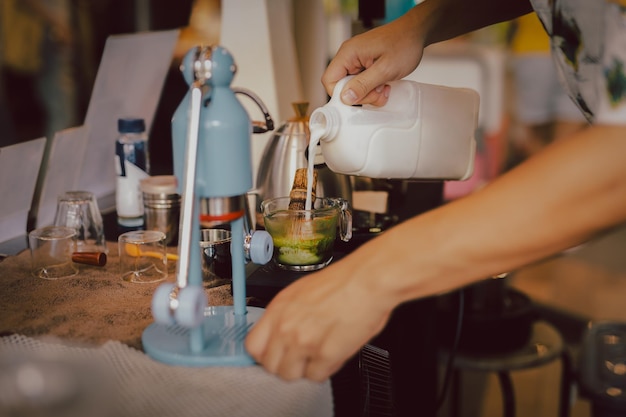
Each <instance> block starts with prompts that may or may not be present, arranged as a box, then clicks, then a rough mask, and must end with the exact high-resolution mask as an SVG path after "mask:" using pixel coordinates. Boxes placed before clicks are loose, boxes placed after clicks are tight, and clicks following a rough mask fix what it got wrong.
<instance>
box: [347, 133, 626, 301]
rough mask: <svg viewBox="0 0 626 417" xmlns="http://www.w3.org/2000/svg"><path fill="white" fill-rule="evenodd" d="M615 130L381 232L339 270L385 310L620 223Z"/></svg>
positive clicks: (622, 196) (575, 141)
mask: <svg viewBox="0 0 626 417" xmlns="http://www.w3.org/2000/svg"><path fill="white" fill-rule="evenodd" d="M625 130H626V129H625V128H623V127H622V128H619V127H612V128H608V127H593V128H589V129H586V130H585V131H583V132H581V133H580V134H578V135H577V136H575V137H571V138H568V139H567V140H565V141H562V142H558V143H555V144H554V145H553V146H551V147H550V148H548V149H546V150H545V152H543V153H542V154H540V155H538V156H537V157H535V158H533V159H531V160H529V161H527V162H526V163H524V164H522V165H520V166H519V167H518V168H516V169H515V170H513V171H511V172H509V173H507V174H505V175H503V176H501V177H500V178H499V179H497V180H495V181H493V182H492V183H491V184H489V185H488V186H486V187H485V188H483V189H482V190H480V191H477V192H475V193H474V194H472V195H470V196H468V197H466V198H463V199H460V200H457V201H455V202H452V203H449V204H446V205H444V206H442V207H440V208H438V209H435V210H432V211H430V212H427V213H425V214H423V215H421V216H418V217H416V218H414V219H411V220H408V221H407V222H406V223H405V224H403V225H399V226H398V227H396V228H393V229H391V230H389V231H387V232H385V233H384V234H383V235H381V236H380V237H379V238H377V239H375V240H373V241H371V242H369V243H368V244H366V245H363V246H362V247H361V248H360V249H359V251H363V253H361V254H360V255H361V256H358V257H355V258H354V259H359V260H361V262H360V263H359V264H358V265H350V264H346V265H343V266H342V267H345V268H348V270H351V271H355V270H356V271H359V272H360V273H357V274H354V275H360V276H361V279H362V283H363V284H364V285H366V286H368V287H369V288H370V289H371V290H372V291H373V292H375V293H379V294H382V293H387V294H388V295H389V297H381V299H385V300H393V301H389V302H390V307H391V306H393V305H396V304H397V303H400V302H403V301H407V300H410V299H414V298H419V297H425V296H430V295H435V294H440V293H443V292H446V291H449V290H452V289H455V288H458V287H461V286H464V285H467V284H470V283H472V282H474V281H476V280H478V279H482V278H486V277H489V276H491V275H494V274H498V273H501V272H506V271H511V270H514V269H516V268H518V267H520V266H523V265H525V264H528V263H531V262H534V261H537V260H540V259H543V258H545V257H547V256H550V255H552V254H554V253H557V252H559V251H561V250H563V249H566V248H568V247H571V246H573V245H576V244H578V243H580V242H582V241H584V240H586V239H588V238H590V237H592V236H593V234H594V233H597V232H599V231H601V230H604V229H606V228H608V227H610V226H612V225H615V224H619V223H620V222H624V221H626V164H624V161H623V155H625V154H626V140H624V137H625V135H626V132H625ZM348 259H349V258H347V259H346V261H348ZM364 259H365V260H367V261H365V262H363V260H364ZM339 264H342V262H340V263H338V265H339Z"/></svg>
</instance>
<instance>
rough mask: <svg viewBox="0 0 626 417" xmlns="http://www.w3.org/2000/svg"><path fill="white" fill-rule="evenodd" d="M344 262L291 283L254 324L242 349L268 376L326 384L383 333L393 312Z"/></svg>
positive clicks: (374, 290)
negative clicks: (261, 366)
mask: <svg viewBox="0 0 626 417" xmlns="http://www.w3.org/2000/svg"><path fill="white" fill-rule="evenodd" d="M342 264H343V262H337V263H336V264H332V265H330V266H328V267H327V268H325V269H323V270H322V271H320V272H316V273H314V274H310V275H307V276H305V277H303V278H300V279H298V280H297V281H296V282H294V283H292V284H290V285H289V286H288V287H286V288H285V289H284V290H282V291H281V292H280V293H279V294H278V295H277V296H276V297H275V298H274V299H273V300H272V302H271V303H270V304H269V306H268V307H267V309H266V311H265V312H264V314H263V316H262V317H261V319H260V320H259V322H257V323H256V324H255V325H254V327H253V328H252V330H251V331H250V333H249V335H248V337H247V339H246V349H247V350H248V352H249V353H250V355H251V356H252V357H253V358H254V359H255V360H256V361H257V362H258V363H260V364H261V365H263V366H264V367H265V368H266V369H267V370H268V371H269V372H271V373H273V374H276V375H278V376H280V377H281V378H283V379H286V380H294V379H298V378H307V379H310V380H313V381H324V380H326V379H327V378H328V377H330V376H331V375H332V374H333V373H335V372H336V371H337V370H339V369H340V368H341V366H342V365H343V363H344V362H345V361H346V360H348V359H349V358H350V357H351V356H352V355H354V354H355V353H356V352H357V351H358V350H359V349H360V348H361V346H363V345H364V344H366V343H367V342H368V341H369V340H370V339H371V338H372V337H373V336H375V335H376V334H377V333H378V332H380V331H381V330H382V328H383V326H384V324H385V323H386V322H387V320H388V318H389V315H390V313H391V308H389V307H388V306H387V305H386V302H385V300H383V299H380V298H379V297H380V293H379V292H378V291H377V290H376V289H375V288H373V287H372V286H368V284H367V283H364V282H362V281H363V280H359V279H355V274H349V273H348V272H347V271H346V270H345V266H342Z"/></svg>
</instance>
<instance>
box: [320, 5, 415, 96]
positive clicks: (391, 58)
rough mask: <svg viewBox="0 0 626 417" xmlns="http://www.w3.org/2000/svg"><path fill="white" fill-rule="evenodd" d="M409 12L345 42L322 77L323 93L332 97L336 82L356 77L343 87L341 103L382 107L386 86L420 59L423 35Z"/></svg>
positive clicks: (386, 91) (387, 92) (406, 73)
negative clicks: (346, 77)
mask: <svg viewBox="0 0 626 417" xmlns="http://www.w3.org/2000/svg"><path fill="white" fill-rule="evenodd" d="M412 12H413V11H411V12H409V13H407V14H406V15H404V16H402V17H401V18H399V19H397V20H395V21H393V22H391V23H389V24H387V25H384V26H380V27H377V28H375V29H372V30H370V31H368V32H365V33H363V34H361V35H357V36H355V37H353V38H351V39H348V40H347V41H345V42H344V43H343V44H342V45H341V47H340V48H339V51H338V52H337V54H336V55H335V57H334V58H333V60H332V61H331V62H330V64H329V65H328V67H327V68H326V71H325V72H324V74H323V75H322V84H324V87H325V88H326V92H327V93H328V94H329V95H332V93H333V89H334V87H335V84H336V83H337V81H339V80H341V79H342V78H344V77H345V76H347V75H355V74H356V76H355V77H354V78H353V79H351V80H350V81H349V82H348V83H347V84H346V86H345V87H344V88H343V91H342V92H341V100H342V101H343V102H344V103H345V104H348V105H352V104H373V105H376V106H382V105H384V104H385V103H386V102H387V99H388V97H389V86H388V85H386V83H387V82H389V81H394V80H399V79H401V78H403V77H405V76H407V75H408V74H410V73H411V72H412V71H413V70H414V69H415V68H416V67H417V65H418V64H419V62H420V60H421V59H422V55H423V48H424V37H423V36H424V35H423V34H422V33H421V31H420V27H419V25H417V24H416V23H415V18H414V16H412ZM413 14H414V13H413Z"/></svg>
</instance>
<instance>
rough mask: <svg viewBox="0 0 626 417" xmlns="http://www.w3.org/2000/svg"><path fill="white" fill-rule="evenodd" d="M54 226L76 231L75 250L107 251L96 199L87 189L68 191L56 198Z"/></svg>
mask: <svg viewBox="0 0 626 417" xmlns="http://www.w3.org/2000/svg"><path fill="white" fill-rule="evenodd" d="M54 225H55V226H65V227H70V228H72V229H74V230H75V231H76V252H107V247H106V241H105V238H104V224H103V222H102V215H101V214H100V209H99V208H98V201H97V200H96V197H95V196H94V195H93V193H91V192H89V191H68V192H66V193H64V194H62V195H60V196H59V197H58V199H57V210H56V214H55V216H54Z"/></svg>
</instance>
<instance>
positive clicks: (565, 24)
mask: <svg viewBox="0 0 626 417" xmlns="http://www.w3.org/2000/svg"><path fill="white" fill-rule="evenodd" d="M531 3H532V4H533V7H534V9H535V11H536V12H537V15H538V16H539V18H540V19H541V21H542V23H543V25H544V27H545V29H546V31H547V32H548V34H549V35H550V37H551V40H552V42H551V43H552V46H551V47H552V56H553V57H554V59H555V61H556V63H557V67H558V71H559V73H560V74H561V78H562V80H563V84H564V86H565V88H566V90H567V91H568V94H569V95H570V97H572V99H573V100H574V101H575V102H576V104H577V105H578V107H579V108H580V109H581V111H582V112H583V113H584V114H585V117H587V119H588V120H589V121H590V122H594V123H602V124H626V66H625V63H626V0H531Z"/></svg>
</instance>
